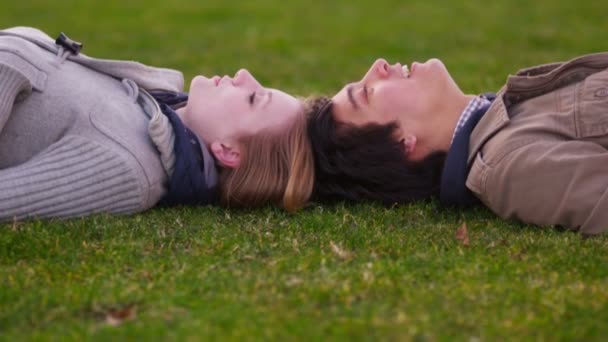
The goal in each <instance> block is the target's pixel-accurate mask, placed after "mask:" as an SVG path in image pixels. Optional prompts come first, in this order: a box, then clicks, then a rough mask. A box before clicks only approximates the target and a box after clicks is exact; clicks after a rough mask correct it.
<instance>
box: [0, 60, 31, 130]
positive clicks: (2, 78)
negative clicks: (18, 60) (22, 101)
mask: <svg viewBox="0 0 608 342" xmlns="http://www.w3.org/2000/svg"><path fill="white" fill-rule="evenodd" d="M31 91H32V85H31V84H30V81H29V80H28V79H27V77H25V76H24V75H23V74H21V73H20V72H18V71H17V70H15V69H13V68H11V67H10V66H8V65H6V64H2V63H1V62H0V132H1V131H2V129H3V128H4V125H5V124H6V121H7V120H8V118H9V117H10V115H11V111H12V109H13V105H14V103H15V101H16V100H17V96H18V95H19V94H20V93H22V94H23V95H26V94H29V93H30V92H31Z"/></svg>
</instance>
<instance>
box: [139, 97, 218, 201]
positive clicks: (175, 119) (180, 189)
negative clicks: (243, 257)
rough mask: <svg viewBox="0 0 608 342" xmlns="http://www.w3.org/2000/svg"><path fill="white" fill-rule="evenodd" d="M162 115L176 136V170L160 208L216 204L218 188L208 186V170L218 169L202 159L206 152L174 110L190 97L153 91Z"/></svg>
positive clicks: (213, 185)
mask: <svg viewBox="0 0 608 342" xmlns="http://www.w3.org/2000/svg"><path fill="white" fill-rule="evenodd" d="M150 94H151V95H152V96H153V97H154V99H156V101H157V102H158V104H159V106H160V109H161V111H162V112H163V114H165V115H166V116H167V118H168V119H169V122H170V123H171V126H172V127H173V132H174V133H175V145H174V148H173V150H174V152H175V169H174V170H173V175H172V176H171V179H169V185H168V192H167V194H166V195H165V196H164V197H163V198H162V200H161V202H160V204H161V205H176V204H211V203H215V202H217V186H216V184H208V180H207V179H206V178H205V168H206V167H215V164H214V163H212V162H208V163H207V165H205V159H204V157H203V155H202V148H206V146H204V145H203V144H202V143H201V142H200V141H199V140H198V138H197V136H196V135H195V134H194V133H192V131H190V130H189V129H188V128H187V127H186V126H185V125H184V124H183V123H182V121H181V120H180V118H179V116H178V115H177V113H176V112H175V111H174V110H173V108H172V106H180V105H182V104H185V103H186V102H187V101H188V94H186V93H175V92H166V91H150Z"/></svg>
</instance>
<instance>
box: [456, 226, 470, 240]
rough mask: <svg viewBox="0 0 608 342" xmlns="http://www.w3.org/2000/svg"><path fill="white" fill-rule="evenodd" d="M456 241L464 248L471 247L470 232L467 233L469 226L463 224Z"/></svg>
mask: <svg viewBox="0 0 608 342" xmlns="http://www.w3.org/2000/svg"><path fill="white" fill-rule="evenodd" d="M456 240H458V241H459V242H460V244H462V245H463V246H469V232H468V231H467V224H466V223H463V224H462V226H460V228H458V230H457V231H456Z"/></svg>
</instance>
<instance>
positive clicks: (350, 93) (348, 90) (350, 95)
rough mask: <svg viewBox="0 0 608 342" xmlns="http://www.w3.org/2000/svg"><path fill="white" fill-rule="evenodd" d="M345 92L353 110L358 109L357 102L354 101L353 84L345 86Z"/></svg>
mask: <svg viewBox="0 0 608 342" xmlns="http://www.w3.org/2000/svg"><path fill="white" fill-rule="evenodd" d="M346 94H347V95H348V101H349V102H350V104H351V105H352V106H353V109H354V110H357V109H359V105H357V102H356V101H355V98H354V97H353V85H352V84H351V85H349V86H348V87H346Z"/></svg>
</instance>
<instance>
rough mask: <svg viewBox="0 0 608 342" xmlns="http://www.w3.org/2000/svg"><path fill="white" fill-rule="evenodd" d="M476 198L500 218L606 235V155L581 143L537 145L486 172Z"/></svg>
mask: <svg viewBox="0 0 608 342" xmlns="http://www.w3.org/2000/svg"><path fill="white" fill-rule="evenodd" d="M484 188H485V189H484V190H483V191H482V193H481V194H478V195H479V197H480V199H481V200H482V201H483V202H484V203H485V204H486V205H487V206H488V207H489V208H490V209H492V210H493V211H494V212H495V213H497V214H498V215H500V216H502V217H504V218H516V219H519V220H521V221H523V222H525V223H533V224H538V225H557V226H562V227H564V228H569V229H574V230H580V232H581V233H583V234H585V235H594V234H599V233H602V232H607V231H608V151H607V150H606V149H604V148H603V147H602V146H600V145H598V144H595V143H591V142H585V141H560V142H555V141H552V142H537V143H532V144H529V145H526V146H524V147H521V148H519V149H517V150H515V151H514V152H511V153H510V154H509V155H507V156H506V157H504V158H503V159H502V160H501V161H500V162H498V163H497V165H494V166H491V167H489V170H488V173H487V178H486V180H485V186H484Z"/></svg>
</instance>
